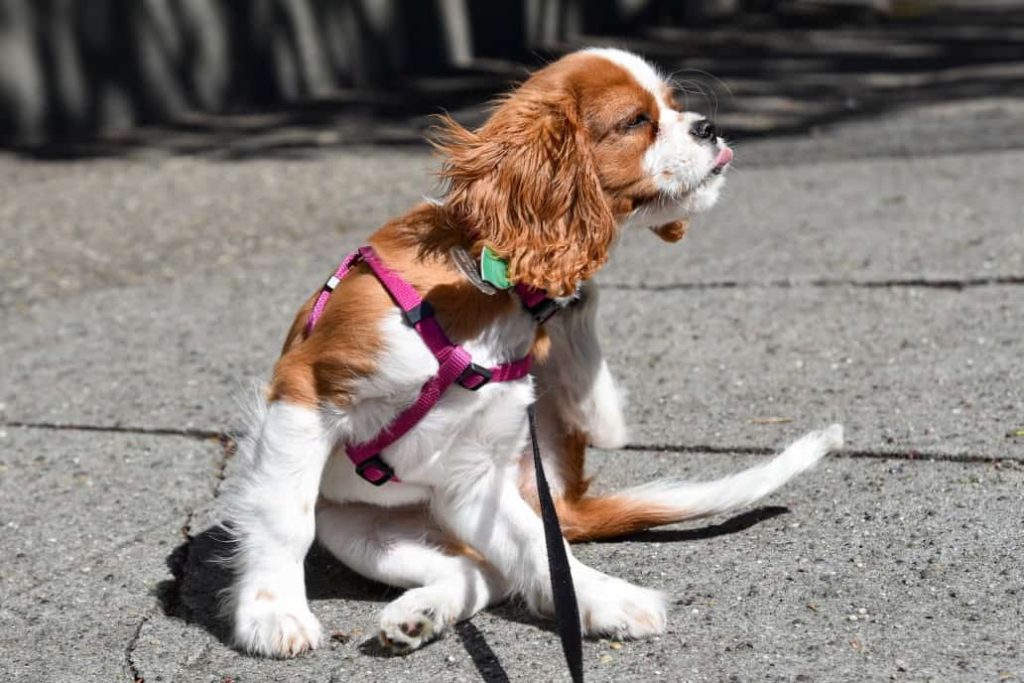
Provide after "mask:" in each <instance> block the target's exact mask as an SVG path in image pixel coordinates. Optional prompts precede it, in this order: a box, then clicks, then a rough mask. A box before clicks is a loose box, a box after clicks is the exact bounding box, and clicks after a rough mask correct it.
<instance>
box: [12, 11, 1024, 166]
mask: <svg viewBox="0 0 1024 683" xmlns="http://www.w3.org/2000/svg"><path fill="white" fill-rule="evenodd" d="M1022 5H1024V3H1022V2H1011V1H1005V0H1004V1H1002V2H999V1H978V2H969V1H959V2H940V1H931V2H929V1H921V0H918V1H914V0H860V1H857V0H850V1H846V2H839V1H820V0H819V1H809V0H799V1H798V0H792V1H784V0H691V1H689V2H687V1H680V0H676V1H669V0H586V1H585V0H506V1H499V0H492V1H489V0H0V143H2V144H3V145H5V146H7V147H9V148H13V149H15V150H17V151H19V152H21V153H24V154H30V155H39V156H47V155H54V156H58V157H60V156H75V155H93V154H96V155H103V154H113V153H123V152H127V151H130V150H133V149H137V148H140V147H149V148H152V147H158V148H162V149H167V150H171V151H173V152H201V151H206V150H224V149H230V150H235V151H236V152H239V153H241V152H242V151H244V152H245V153H260V154H267V153H287V152H289V151H295V150H300V149H303V148H306V147H311V146H324V145H344V144H352V143H367V142H375V143H390V144H406V143H412V144H419V143H420V141H421V140H422V133H423V129H424V128H425V127H426V126H428V125H429V114H432V113H436V112H438V111H441V110H447V111H451V112H453V113H454V114H455V115H456V117H457V118H460V119H462V120H463V121H464V122H465V123H467V124H470V125H472V124H474V123H477V122H479V121H480V120H481V119H482V117H483V116H484V113H485V106H484V104H485V103H486V101H487V100H488V99H489V98H490V97H492V96H493V95H494V94H495V93H497V92H500V91H502V90H504V89H506V88H508V87H509V85H510V84H512V83H514V82H516V81H517V80H520V79H522V78H523V77H524V75H525V74H526V73H527V70H528V69H530V68H534V67H536V66H538V65H540V64H543V63H544V62H545V61H548V60H550V59H553V58H556V57H557V56H559V55H561V54H563V53H565V52H567V51H570V50H572V49H575V48H577V47H579V46H584V45H615V46H621V47H627V48H629V49H633V50H635V51H638V52H640V53H642V54H644V55H645V56H647V57H649V58H651V59H653V60H654V61H656V62H657V63H658V64H660V65H661V66H662V67H664V68H665V69H666V70H669V71H671V72H673V73H674V75H675V79H676V81H677V83H678V85H679V87H680V88H681V89H682V90H683V91H684V94H685V97H686V99H687V100H688V105H689V106H690V107H691V108H695V109H699V110H701V111H704V112H706V113H708V114H712V115H714V116H716V117H717V118H718V120H719V123H720V124H721V125H722V126H723V127H724V128H725V129H726V130H727V131H728V132H729V133H730V135H731V136H732V137H733V138H734V139H744V138H753V137H757V136H760V135H765V134H779V133H795V132H801V133H803V132H807V131H811V132H813V131H814V130H815V129H816V127H819V126H822V125H826V124H828V123H830V122H834V121H836V120H840V119H847V118H855V117H870V116H871V115H873V114H877V113H881V112H885V111H891V110H894V109H899V108H904V107H912V106H916V105H922V104H928V105H936V106H941V105H942V104H943V103H946V102H950V101H957V100H959V101H966V100H971V101H972V102H977V103H981V104H980V105H979V106H980V107H981V108H980V109H979V110H978V115H979V116H980V117H981V118H982V119H984V116H985V112H986V111H990V110H991V108H992V107H996V108H998V109H999V110H1000V113H1001V115H1000V116H999V117H997V118H998V119H999V120H1000V121H1004V122H1005V121H1006V120H1009V119H1012V118H1014V116H1013V114H1014V109H1013V108H1014V107H1017V106H1019V104H1020V102H1021V101H1022V95H1024V8H1022ZM986 107H987V109H986ZM1007 107H1009V108H1010V109H1009V110H1007ZM1008 113H1009V114H1010V116H1007V114H1008ZM1001 125H1002V124H1001ZM1017 130H1018V129H1017V128H1013V129H1012V130H1009V131H1004V133H1006V134H1016V131H1017ZM978 137H979V144H980V145H982V146H984V145H985V144H986V142H985V140H986V139H989V140H990V139H991V136H982V135H980V134H979V136H978ZM987 144H992V142H988V143H987Z"/></svg>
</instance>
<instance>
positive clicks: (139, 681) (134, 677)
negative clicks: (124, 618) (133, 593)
mask: <svg viewBox="0 0 1024 683" xmlns="http://www.w3.org/2000/svg"><path fill="white" fill-rule="evenodd" d="M151 617H152V614H147V615H146V616H144V617H142V619H141V620H140V621H139V625H138V626H137V627H136V628H135V633H134V634H133V635H132V639H131V640H130V641H128V646H127V647H126V648H125V652H124V658H125V663H126V664H127V665H128V675H129V676H130V680H131V681H132V683H145V681H146V679H145V678H143V677H142V674H141V673H140V672H139V667H138V665H137V664H136V663H135V648H136V647H138V644H139V639H140V638H141V637H142V629H143V628H145V626H146V624H148V623H149V620H150V618H151Z"/></svg>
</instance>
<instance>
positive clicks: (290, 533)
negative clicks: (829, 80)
mask: <svg viewBox="0 0 1024 683" xmlns="http://www.w3.org/2000/svg"><path fill="white" fill-rule="evenodd" d="M434 145H435V146H436V148H437V150H438V151H439V152H440V154H441V155H442V157H443V159H444V162H443V167H442V170H441V175H442V177H443V180H444V192H443V195H442V196H441V197H440V198H439V199H438V200H436V201H426V202H424V203H422V204H420V205H418V206H415V207H414V208H412V209H411V210H410V211H409V212H408V213H406V214H405V215H403V216H400V217H398V218H395V219H394V220H391V221H390V222H389V223H387V224H385V225H384V226H383V227H382V228H380V229H379V230H378V231H377V232H376V233H374V234H373V235H372V236H371V237H370V238H369V240H368V245H369V248H370V249H371V251H367V252H365V253H364V252H360V253H361V254H362V255H363V258H356V259H355V260H351V259H350V260H349V261H347V262H346V264H343V267H342V268H340V269H339V271H338V273H337V274H336V275H337V277H335V278H332V280H331V281H329V282H328V285H327V286H325V289H324V290H323V291H321V292H318V293H317V294H314V295H313V296H312V297H311V298H310V299H309V300H308V301H307V302H306V303H305V305H304V306H303V307H302V308H301V309H300V310H299V312H298V314H297V316H296V318H295V322H294V323H293V325H292V327H291V330H290V331H289V333H288V335H287V338H286V341H285V343H284V348H283V350H282V354H281V356H280V359H279V360H278V361H277V364H276V366H275V368H274V372H273V376H272V379H271V381H270V383H269V386H268V389H267V392H266V397H265V400H262V401H261V402H260V406H259V409H258V411H257V414H256V416H255V421H254V424H253V427H252V429H250V430H248V432H247V437H246V438H245V439H244V440H243V441H242V442H241V443H240V448H239V452H240V457H241V463H242V465H241V467H240V471H239V472H238V474H237V475H236V476H235V477H234V478H233V480H232V481H230V482H229V485H228V488H227V492H226V495H225V496H224V497H223V498H224V500H225V501H226V502H227V508H226V510H225V513H224V516H225V518H226V520H227V523H228V525H229V527H230V529H231V530H232V532H233V536H234V542H235V543H234V552H233V554H232V556H231V558H230V561H231V564H232V567H233V573H234V580H233V583H232V585H231V586H230V588H229V589H227V591H226V596H225V598H224V600H223V606H224V611H225V614H226V616H227V618H228V620H229V621H230V623H231V629H232V634H233V635H232V638H233V641H234V644H235V645H236V646H237V647H238V648H240V649H242V650H245V651H247V652H250V653H254V654H257V655H264V656H270V657H289V656H294V655H298V654H300V653H302V652H304V651H307V650H310V649H313V648H315V647H317V645H318V644H319V643H320V640H321V627H320V625H319V623H318V621H317V619H316V617H314V615H313V613H312V612H311V611H310V609H309V606H308V603H307V599H306V592H305V584H304V576H303V560H304V558H305V556H306V553H307V551H308V550H309V548H310V545H311V544H312V543H313V541H314V538H316V539H318V540H319V542H320V543H321V544H322V545H323V546H324V547H325V548H327V549H328V550H329V551H330V552H331V553H332V554H334V555H335V556H336V557H337V558H338V559H339V560H340V561H341V562H343V563H344V564H346V565H347V566H348V567H350V568H351V569H353V570H355V571H356V572H358V573H360V574H362V575H363V576H366V577H368V578H370V579H373V580H376V581H380V582H382V583H386V584H389V585H392V586H397V587H401V588H406V589H408V590H407V591H406V592H405V593H404V594H403V595H402V596H401V597H399V598H398V599H396V600H395V601H393V602H392V603H390V604H388V605H387V606H386V607H385V608H384V609H383V611H382V613H381V615H380V632H379V637H380V641H381V643H383V644H384V645H385V646H387V647H389V648H391V649H392V650H393V651H395V652H397V653H406V652H410V651H412V650H415V649H416V648H417V647H419V646H421V645H423V644H424V643H426V642H428V641H430V640H431V639H433V638H436V637H438V636H440V635H441V634H442V633H443V632H444V630H445V629H446V628H448V627H449V626H450V625H451V624H452V623H454V622H456V621H458V620H462V619H467V618H469V617H471V616H472V615H473V614H475V613H476V612H478V611H479V610H481V609H483V608H484V607H486V606H488V605H490V604H492V603H495V602H498V601H501V600H504V599H506V598H509V597H511V596H518V597H520V598H521V599H523V600H524V601H525V603H526V604H527V605H528V607H529V608H530V609H531V610H532V611H533V612H534V613H536V614H538V615H544V616H549V615H551V613H552V611H553V604H552V595H551V587H550V580H549V573H548V560H547V555H546V549H545V543H544V535H543V529H542V524H541V520H540V518H539V516H538V514H537V512H536V505H537V502H536V501H537V492H536V489H535V486H534V484H533V463H532V461H531V459H530V458H528V457H525V456H524V452H525V451H526V443H527V416H526V409H527V406H528V405H530V404H531V403H533V402H534V401H538V406H537V414H538V416H539V423H538V433H539V439H540V443H541V448H542V451H543V454H544V464H545V469H546V471H547V472H548V477H549V480H550V483H551V489H552V493H553V495H554V496H555V499H556V505H557V511H558V515H559V518H560V519H561V522H562V525H563V529H564V534H565V536H566V538H567V539H569V540H586V539H596V538H606V537H613V536H619V535H622V534H627V533H630V532H634V531H637V530H640V529H645V528H649V527H651V526H655V525H659V524H667V523H671V522H676V521H680V520H684V519H691V518H694V517H700V516H703V515H710V514H713V513H719V512H724V511H728V510H732V509H734V508H737V507H740V506H743V505H747V504H749V503H751V502H753V501H755V500H757V499H758V498H760V497H762V496H764V495H767V494H768V493H770V492H771V491H773V490H775V489H777V488H778V487H779V486H781V485H782V484H783V483H785V482H786V481H787V480H789V479H790V478H792V477H793V476H795V475H797V474H798V473H800V472H802V471H804V470H806V469H808V468H810V467H812V466H813V465H814V464H815V463H816V462H817V461H818V460H819V459H820V458H821V457H822V456H824V455H825V454H826V453H827V452H828V451H830V450H834V449H836V448H839V447H840V446H841V444H842V432H841V428H840V427H838V426H835V425H834V426H832V427H830V428H829V429H827V430H824V431H821V432H815V433H812V434H809V435H807V436H805V437H803V438H802V439H800V440H799V441H797V442H796V443H795V444H793V445H792V446H790V447H789V448H788V449H786V450H785V451H784V452H783V453H782V454H781V455H779V456H777V457H776V458H774V459H772V460H771V461H769V462H767V463H765V464H763V465H761V466H758V467H754V468H751V469H749V470H747V471H744V472H740V473H738V474H735V475H732V476H730V477H726V478H724V479H721V480H718V481H713V482H706V483H686V482H674V481H663V482H656V483H654V484H648V485H645V486H640V487H638V488H634V489H629V490H626V491H623V492H620V493H617V494H613V495H610V496H603V497H595V496H590V495H588V494H587V483H588V482H587V479H586V478H585V476H584V453H585V448H586V447H587V445H588V444H590V445H593V446H597V447H604V448H615V447H620V446H622V445H624V444H625V442H626V428H625V423H624V420H623V416H622V399H621V395H620V392H619V390H618V389H617V387H616V383H615V380H614V378H613V377H612V375H611V373H610V372H609V369H608V365H607V363H606V362H605V360H604V359H603V357H602V354H601V348H600V345H599V343H598V339H597V335H596V333H595V316H596V310H597V291H596V289H595V287H594V285H593V284H592V281H591V278H592V277H593V276H594V274H595V273H596V272H597V271H598V270H599V269H600V268H601V266H602V265H603V264H604V263H605V262H606V261H607V259H608V257H609V252H610V251H611V249H612V247H613V244H614V242H615V240H616V238H617V237H618V235H620V234H621V233H622V232H624V231H627V230H636V229H650V230H652V231H653V232H655V233H656V234H657V235H659V236H660V237H661V238H662V239H664V240H666V241H676V240H678V239H679V238H680V237H682V235H683V233H684V232H685V230H686V227H687V224H688V223H687V221H688V220H689V218H690V217H691V216H692V215H694V214H696V213H699V212H701V211H704V210H706V209H709V208H711V207H712V206H713V205H714V204H715V202H716V201H717V199H718V196H719V193H720V190H721V188H722V186H723V183H724V181H725V171H726V170H727V168H728V166H729V164H730V162H731V160H732V151H731V150H730V148H729V147H728V146H727V145H726V143H725V141H724V140H723V139H722V138H721V136H719V135H718V132H717V131H716V129H715V127H714V124H713V123H712V122H711V121H709V120H708V119H706V118H704V117H702V116H700V115H698V114H696V113H692V112H687V111H684V110H683V108H682V107H680V106H679V105H678V104H677V103H676V102H675V101H674V100H673V98H672V90H671V88H670V86H669V84H668V83H667V82H666V80H665V79H663V78H662V77H661V76H660V75H659V74H658V72H657V71H656V70H655V69H654V68H653V67H652V66H651V65H650V64H648V63H647V62H646V61H644V60H643V59H641V58H640V57H638V56H636V55H633V54H631V53H628V52H625V51H621V50H616V49H589V50H583V51H580V52H575V53H572V54H570V55H567V56H565V57H563V58H561V59H559V60H558V61H555V62H553V63H551V64H549V65H547V66H545V67H544V68H541V69H540V70H538V71H537V72H535V73H534V74H533V75H532V76H530V77H529V79H528V80H526V81H525V82H524V83H523V84H521V85H520V87H519V88H518V89H516V90H514V91H513V92H511V93H510V94H509V95H507V96H506V97H504V98H503V99H501V100H499V101H498V102H497V103H496V105H495V109H494V110H493V112H492V114H491V116H490V118H489V119H488V120H487V121H486V123H484V124H483V126H482V127H480V128H479V129H477V130H475V131H469V130H466V129H464V128H462V127H461V126H459V125H458V124H457V123H455V122H454V121H452V120H451V119H450V118H447V117H442V118H441V123H440V130H439V132H438V134H437V135H436V136H435V139H434ZM488 253H490V254H493V255H496V256H495V258H496V259H497V262H498V263H500V264H501V265H502V266H503V267H504V268H505V269H507V272H506V276H507V280H508V281H509V282H510V283H516V287H517V288H518V287H526V288H527V289H528V290H529V291H532V292H538V291H541V292H543V293H546V299H545V301H548V302H553V303H552V305H553V307H554V308H556V309H560V310H559V311H558V313H557V314H556V315H555V316H554V317H553V318H551V320H550V321H548V322H546V323H545V324H540V323H539V322H538V318H537V317H536V316H534V315H531V314H530V313H531V311H532V309H530V310H527V308H528V307H526V306H524V305H523V303H522V302H520V301H519V300H518V299H519V298H521V297H517V292H518V291H519V290H518V289H505V288H502V287H498V286H494V284H495V283H492V282H489V281H484V280H483V279H481V276H480V275H479V274H478V273H476V272H475V269H476V267H477V263H479V262H480V261H481V260H483V259H486V258H488V257H487V254H488ZM374 259H376V260H378V261H379V264H378V265H379V266H380V268H384V269H385V271H386V273H385V275H381V273H380V272H378V271H377V270H375V268H377V265H374ZM467 263H469V267H467V265H466V264H467ZM388 273H389V274H390V275H388ZM388 278H390V279H391V280H393V281H396V282H399V283H406V284H407V285H408V286H409V290H410V291H412V292H413V293H412V294H411V296H412V297H413V298H414V299H418V298H420V297H422V299H423V300H424V301H425V302H427V304H429V307H430V309H431V311H430V313H431V314H432V315H431V318H432V319H433V320H434V321H436V323H437V324H439V326H440V328H441V329H442V330H443V335H442V336H444V335H447V338H448V339H449V340H450V341H451V343H452V344H453V345H458V346H459V347H460V348H461V349H464V350H465V351H466V352H467V353H468V354H469V355H471V357H472V361H473V363H475V364H479V365H475V366H474V367H483V366H485V365H499V366H502V364H505V366H508V365H509V364H515V362H516V361H515V359H522V358H524V357H528V356H532V357H533V359H534V360H535V361H536V362H537V365H536V367H534V368H533V372H532V373H530V374H525V373H523V374H522V376H518V377H516V376H512V375H514V374H515V373H510V377H509V378H506V379H507V381H501V382H498V381H493V382H490V383H487V384H486V385H485V386H473V387H472V389H471V388H467V385H466V384H463V385H462V386H454V385H453V386H451V387H450V388H449V389H447V390H445V391H444V392H443V394H442V395H441V396H440V398H439V399H438V400H436V402H434V403H433V404H432V407H431V408H430V409H429V411H427V412H426V414H425V415H422V416H420V418H419V419H418V421H416V422H415V425H414V426H412V427H411V428H410V429H409V430H408V431H407V432H405V433H404V435H403V436H401V438H398V439H397V440H395V441H394V442H393V443H390V444H389V445H387V446H386V447H383V448H382V449H381V450H380V452H379V454H377V456H375V459H374V460H373V462H374V467H376V468H377V470H378V471H377V473H376V474H374V475H373V477H370V476H368V475H367V474H366V472H365V471H363V469H362V466H360V468H359V470H358V471H357V468H356V467H354V466H353V462H350V461H349V458H352V459H353V461H354V460H355V458H354V456H353V455H352V451H351V448H352V446H351V445H352V444H362V443H367V442H373V440H374V439H375V438H379V437H380V436H381V435H384V436H387V435H388V433H389V430H391V429H394V428H395V425H396V424H397V422H400V421H401V420H402V419H403V418H402V417H401V416H402V415H404V414H405V413H404V412H403V411H408V410H412V408H410V405H411V404H412V405H413V406H414V407H415V404H414V402H416V401H418V400H420V399H418V396H419V397H422V395H423V392H426V391H427V389H426V387H428V386H429V385H430V383H431V382H432V381H434V379H436V377H438V376H439V373H442V372H443V371H444V367H445V363H446V362H447V361H445V363H442V362H441V361H439V359H438V356H436V355H435V353H434V351H435V349H433V347H431V346H430V345H429V344H428V343H426V342H425V340H426V339H427V337H425V336H423V334H422V330H421V325H422V320H421V319H420V318H419V316H420V315H421V314H422V313H423V310H422V308H421V307H420V306H415V307H412V308H411V309H410V310H408V311H407V310H405V306H404V304H403V306H402V308H400V307H399V306H397V305H396V301H398V299H399V298H400V297H399V296H397V295H395V294H394V293H393V292H392V293H391V294H390V295H389V290H388V289H386V288H385V286H384V283H385V282H386V281H387V280H388ZM524 301H525V300H524ZM413 311H414V312H416V315H417V317H416V318H415V319H413V318H410V314H411V313H412V312H413ZM314 323H315V325H314ZM432 324H433V323H432ZM527 365H528V363H527ZM505 366H503V367H505ZM517 367H520V368H522V367H523V366H522V365H520V366H517ZM480 372H482V371H480ZM459 381H462V377H461V376H460V380H459ZM435 398H436V397H435ZM396 416H398V417H396ZM346 449H349V450H346ZM346 454H347V455H348V457H346ZM396 480H397V481H396ZM569 558H570V563H571V568H572V572H573V576H574V580H575V586H576V593H577V599H578V602H579V608H580V615H581V626H582V628H583V629H584V631H585V633H586V634H587V635H593V636H597V635H600V636H609V637H613V638H642V637H647V636H653V635H655V634H658V633H661V632H663V631H664V628H665V622H666V608H665V600H664V598H663V596H662V595H661V594H659V593H657V592H656V591H653V590H648V589H645V588H641V587H638V586H634V585H632V584H629V583H627V582H625V581H623V580H620V579H617V578H613V577H610V576H607V575H605V574H603V573H601V572H599V571H597V570H595V569H593V568H590V567H588V566H585V565H584V564H582V563H581V562H579V561H578V560H576V559H575V558H574V557H573V556H572V554H571V552H570V553H569Z"/></svg>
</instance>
